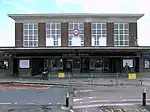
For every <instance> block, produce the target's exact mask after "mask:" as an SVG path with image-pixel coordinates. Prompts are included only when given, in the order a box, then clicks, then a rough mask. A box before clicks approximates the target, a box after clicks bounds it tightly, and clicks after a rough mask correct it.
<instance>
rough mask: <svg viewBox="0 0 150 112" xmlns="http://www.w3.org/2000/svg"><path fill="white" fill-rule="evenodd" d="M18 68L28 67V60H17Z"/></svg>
mask: <svg viewBox="0 0 150 112" xmlns="http://www.w3.org/2000/svg"><path fill="white" fill-rule="evenodd" d="M19 68H26V69H28V68H30V60H27V59H26V60H19Z"/></svg>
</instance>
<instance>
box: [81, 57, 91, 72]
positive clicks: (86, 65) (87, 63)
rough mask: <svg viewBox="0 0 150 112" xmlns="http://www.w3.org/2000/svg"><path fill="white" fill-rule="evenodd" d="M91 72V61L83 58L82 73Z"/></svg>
mask: <svg viewBox="0 0 150 112" xmlns="http://www.w3.org/2000/svg"><path fill="white" fill-rule="evenodd" d="M89 71H90V59H89V58H81V72H89Z"/></svg>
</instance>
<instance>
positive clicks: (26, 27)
mask: <svg viewBox="0 0 150 112" xmlns="http://www.w3.org/2000/svg"><path fill="white" fill-rule="evenodd" d="M23 46H24V47H38V23H24V24H23Z"/></svg>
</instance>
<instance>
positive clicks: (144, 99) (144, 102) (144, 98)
mask: <svg viewBox="0 0 150 112" xmlns="http://www.w3.org/2000/svg"><path fill="white" fill-rule="evenodd" d="M143 106H146V88H144V89H143Z"/></svg>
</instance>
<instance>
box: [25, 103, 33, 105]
mask: <svg viewBox="0 0 150 112" xmlns="http://www.w3.org/2000/svg"><path fill="white" fill-rule="evenodd" d="M25 104H29V105H32V104H35V103H25Z"/></svg>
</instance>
